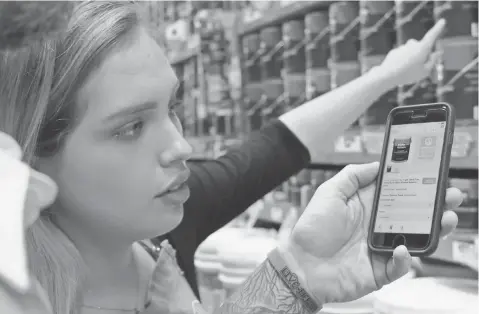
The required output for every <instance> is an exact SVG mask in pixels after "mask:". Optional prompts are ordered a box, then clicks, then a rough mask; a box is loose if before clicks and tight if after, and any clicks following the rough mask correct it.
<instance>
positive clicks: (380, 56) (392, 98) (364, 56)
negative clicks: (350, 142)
mask: <svg viewBox="0 0 479 314" xmlns="http://www.w3.org/2000/svg"><path fill="white" fill-rule="evenodd" d="M360 12H361V28H360V49H361V50H360V63H361V72H362V74H364V73H366V72H368V71H369V70H370V69H372V68H373V67H375V66H378V65H380V64H381V63H382V62H383V60H384V59H385V57H386V55H387V54H388V53H389V51H390V50H391V49H393V48H394V44H395V41H396V38H395V37H396V36H395V35H396V34H395V30H394V13H395V10H394V2H392V1H364V0H363V1H361V2H360ZM396 98H397V96H396V91H395V90H392V91H390V92H388V93H386V94H385V95H383V96H382V97H381V98H379V99H378V100H377V101H376V102H375V103H374V104H373V105H372V106H371V107H369V109H368V111H367V112H366V113H365V114H364V115H363V117H362V119H361V124H362V126H369V125H381V124H384V123H385V122H386V120H387V117H388V114H389V112H390V111H391V109H393V108H394V107H396V103H397V101H396Z"/></svg>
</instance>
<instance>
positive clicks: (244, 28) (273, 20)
mask: <svg viewBox="0 0 479 314" xmlns="http://www.w3.org/2000/svg"><path fill="white" fill-rule="evenodd" d="M334 2H336V1H321V0H317V1H298V2H295V3H292V4H289V5H287V6H284V7H282V8H278V9H275V10H270V11H268V14H267V15H266V16H263V17H261V18H259V19H257V20H254V21H251V22H247V23H244V24H243V25H240V26H239V30H238V35H239V36H243V35H245V34H248V33H252V32H255V31H257V30H259V29H261V28H263V27H266V26H271V25H275V24H280V23H281V22H284V21H286V20H288V19H290V18H292V17H295V16H298V15H302V14H305V13H307V12H310V11H312V10H320V9H326V8H328V7H329V5H330V4H331V3H334Z"/></svg>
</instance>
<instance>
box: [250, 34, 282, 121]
mask: <svg viewBox="0 0 479 314" xmlns="http://www.w3.org/2000/svg"><path fill="white" fill-rule="evenodd" d="M260 45H261V48H260V50H261V52H260V53H261V57H260V68H261V71H260V72H261V88H262V92H263V93H262V95H261V99H260V101H259V102H258V103H257V104H256V106H255V107H256V108H257V111H256V112H255V114H256V116H255V117H256V119H257V121H259V123H258V124H257V125H255V126H256V127H257V128H259V127H261V125H262V124H263V123H264V122H265V120H266V119H269V118H270V117H271V116H272V115H273V114H274V113H275V112H277V111H282V109H283V108H282V107H283V102H282V98H281V97H282V95H283V93H284V89H283V85H282V84H283V82H282V79H281V69H282V68H283V51H284V45H283V41H282V33H281V27H279V26H272V27H267V28H264V29H262V30H261V31H260ZM268 108H270V109H269V110H268Z"/></svg>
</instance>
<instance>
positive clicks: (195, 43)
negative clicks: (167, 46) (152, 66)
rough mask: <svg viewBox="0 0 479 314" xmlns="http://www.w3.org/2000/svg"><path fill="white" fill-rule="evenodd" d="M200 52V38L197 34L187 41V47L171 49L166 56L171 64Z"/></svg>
mask: <svg viewBox="0 0 479 314" xmlns="http://www.w3.org/2000/svg"><path fill="white" fill-rule="evenodd" d="M199 52H200V40H199V38H198V37H197V36H194V37H192V38H191V39H190V40H189V41H188V45H187V47H185V49H182V50H176V51H172V52H171V53H170V55H169V56H168V58H169V60H170V63H171V64H172V65H176V64H180V63H184V62H185V61H187V60H188V59H190V58H193V57H196V56H197V55H198V54H199Z"/></svg>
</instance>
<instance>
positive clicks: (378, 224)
mask: <svg viewBox="0 0 479 314" xmlns="http://www.w3.org/2000/svg"><path fill="white" fill-rule="evenodd" d="M441 116H442V118H441ZM445 118H446V116H445V115H438V116H437V117H435V118H432V116H431V119H424V120H425V121H421V122H412V121H410V120H409V121H407V120H406V121H405V119H403V121H401V120H400V119H399V120H398V122H397V123H394V120H393V123H392V125H391V129H390V132H389V138H388V142H387V152H386V159H385V161H384V165H383V167H384V169H383V172H382V173H383V175H382V177H381V178H380V185H381V186H380V193H379V198H378V202H377V204H378V206H377V212H376V219H375V224H374V229H373V230H374V233H375V239H376V241H375V242H376V243H377V242H379V243H377V244H379V245H380V246H387V247H391V246H392V247H394V246H397V245H403V244H406V243H405V242H407V243H408V244H410V245H411V246H413V247H424V246H426V245H427V243H428V240H429V234H430V232H431V228H432V223H433V215H434V210H435V208H436V207H435V203H436V194H437V191H438V184H439V180H440V178H439V174H440V168H441V158H442V152H443V148H444V141H445V135H446V121H445V120H446V119H445ZM430 120H432V121H430ZM397 240H399V241H398V243H395V242H396V241H397ZM408 246H409V245H408Z"/></svg>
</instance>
